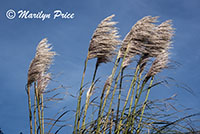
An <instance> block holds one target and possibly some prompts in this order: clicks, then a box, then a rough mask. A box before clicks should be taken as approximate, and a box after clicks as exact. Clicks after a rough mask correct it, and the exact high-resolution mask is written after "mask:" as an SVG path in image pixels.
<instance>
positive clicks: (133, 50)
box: [119, 16, 158, 67]
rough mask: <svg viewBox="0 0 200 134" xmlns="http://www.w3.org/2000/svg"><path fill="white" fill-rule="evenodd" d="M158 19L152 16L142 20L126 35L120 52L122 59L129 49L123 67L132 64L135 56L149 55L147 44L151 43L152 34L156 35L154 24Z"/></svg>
mask: <svg viewBox="0 0 200 134" xmlns="http://www.w3.org/2000/svg"><path fill="white" fill-rule="evenodd" d="M157 18H158V17H151V16H146V17H144V18H142V19H141V20H139V21H138V22H137V23H136V24H135V25H134V26H133V27H132V29H131V30H130V32H129V33H128V34H127V35H126V37H125V38H124V40H123V42H122V45H121V48H120V51H119V55H120V58H122V57H124V55H125V52H126V50H127V48H128V47H129V49H128V52H127V56H126V57H125V61H124V63H123V67H126V66H128V65H129V64H130V63H131V58H133V57H134V56H135V55H142V54H144V53H147V51H146V49H145V44H146V43H148V42H149V38H150V37H151V36H152V34H155V30H154V28H155V24H154V23H155V22H157Z"/></svg>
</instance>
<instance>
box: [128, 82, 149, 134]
mask: <svg viewBox="0 0 200 134" xmlns="http://www.w3.org/2000/svg"><path fill="white" fill-rule="evenodd" d="M148 80H149V78H148V79H144V81H143V82H142V85H141V88H137V92H139V93H136V95H135V104H134V108H133V112H132V116H133V117H132V118H133V120H132V123H131V125H132V127H131V132H133V128H134V121H135V114H136V107H137V104H138V102H139V100H140V96H141V94H142V91H143V89H144V86H145V85H146V83H147V82H148ZM139 89H140V91H139Z"/></svg>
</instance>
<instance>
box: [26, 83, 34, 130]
mask: <svg viewBox="0 0 200 134" xmlns="http://www.w3.org/2000/svg"><path fill="white" fill-rule="evenodd" d="M27 94H28V109H29V123H30V124H29V125H30V134H32V133H33V126H32V112H31V95H30V85H27Z"/></svg>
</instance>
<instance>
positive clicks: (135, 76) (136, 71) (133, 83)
mask: <svg viewBox="0 0 200 134" xmlns="http://www.w3.org/2000/svg"><path fill="white" fill-rule="evenodd" d="M139 67H140V66H139V65H137V67H136V70H135V74H134V77H133V79H132V81H131V85H130V88H129V90H128V94H127V96H126V100H125V103H124V107H123V110H122V113H121V117H120V122H119V125H118V128H117V134H119V132H120V127H121V124H122V118H123V116H124V112H125V109H126V105H127V103H128V99H129V95H130V93H131V89H132V87H135V83H136V80H137V73H138V70H139ZM133 92H134V88H133V91H132V93H133Z"/></svg>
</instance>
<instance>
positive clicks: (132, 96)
mask: <svg viewBox="0 0 200 134" xmlns="http://www.w3.org/2000/svg"><path fill="white" fill-rule="evenodd" d="M141 75H142V72H140V73H139V76H138V83H137V89H136V95H137V94H138V90H139V88H140V81H141ZM135 85H136V83H135V84H134V86H133V91H132V94H131V102H130V106H129V110H128V116H127V117H128V118H129V119H128V122H127V125H126V131H125V133H126V132H127V131H128V128H129V127H130V124H131V118H130V114H131V108H132V104H133V99H134V91H135Z"/></svg>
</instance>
